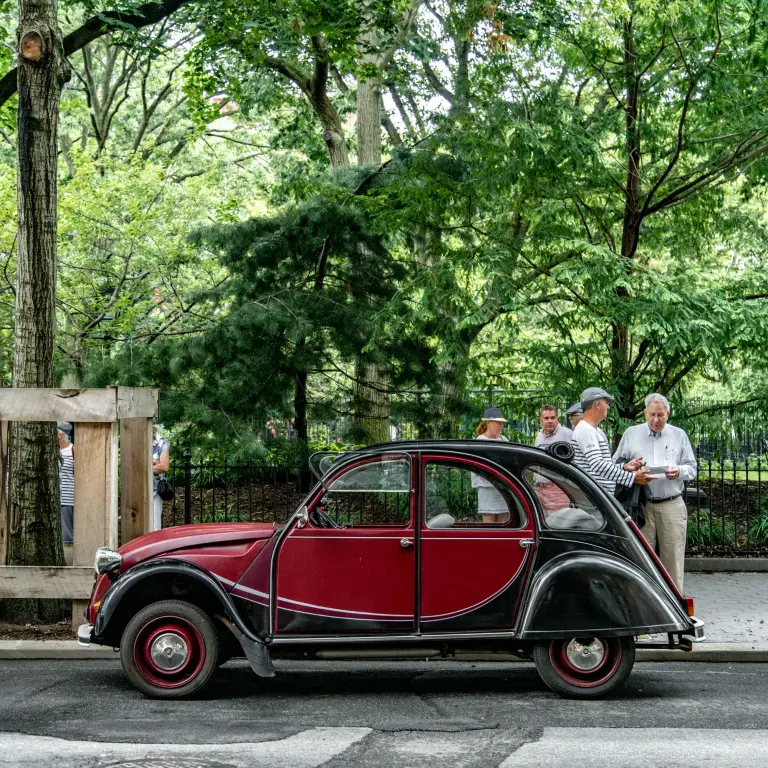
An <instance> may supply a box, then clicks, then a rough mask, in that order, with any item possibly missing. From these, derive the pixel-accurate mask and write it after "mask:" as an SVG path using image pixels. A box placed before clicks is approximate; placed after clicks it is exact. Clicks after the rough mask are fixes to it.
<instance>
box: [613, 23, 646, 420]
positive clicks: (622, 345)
mask: <svg viewBox="0 0 768 768" xmlns="http://www.w3.org/2000/svg"><path fill="white" fill-rule="evenodd" d="M624 71H625V78H626V104H625V105H624V109H625V111H626V137H625V147H626V154H627V170H626V186H625V192H624V220H623V222H622V231H621V256H622V258H623V259H624V260H625V265H626V271H627V274H630V273H631V270H632V264H631V262H632V259H633V258H634V256H635V252H636V251H637V244H638V240H639V238H640V221H641V218H640V127H639V124H638V116H639V111H638V99H639V88H638V85H639V84H638V80H637V54H636V52H635V44H634V30H633V26H632V19H631V17H630V19H628V20H627V21H625V22H624ZM616 295H617V297H618V298H619V300H621V301H625V300H626V299H627V298H628V297H629V294H628V293H627V289H626V288H625V287H624V286H619V287H618V288H617V289H616ZM629 336H630V329H629V328H628V326H627V325H625V324H623V323H617V322H614V323H613V324H612V325H611V374H612V377H613V382H614V386H615V387H616V388H617V390H618V395H619V398H618V411H619V415H620V416H622V417H623V418H631V416H632V415H634V414H633V413H632V411H633V410H634V409H633V406H634V402H635V380H634V374H633V372H632V370H631V367H630V360H629Z"/></svg>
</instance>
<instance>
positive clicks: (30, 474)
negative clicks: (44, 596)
mask: <svg viewBox="0 0 768 768" xmlns="http://www.w3.org/2000/svg"><path fill="white" fill-rule="evenodd" d="M56 6H57V3H56V0H20V2H19V30H18V40H19V56H18V93H19V106H18V174H17V194H18V214H19V233H18V261H17V286H16V337H15V344H14V355H13V386H14V387H53V386H54V374H53V348H54V331H55V323H56V315H55V294H56V165H57V128H58V118H59V100H60V96H61V89H62V87H63V85H64V83H66V82H67V80H69V76H70V69H69V65H68V63H67V61H66V59H65V57H64V49H63V46H62V38H61V32H60V30H59V28H58V25H57V18H56V12H57V7H56ZM12 446H13V453H12V455H11V481H10V495H11V514H10V517H11V521H10V536H9V548H8V562H9V564H11V565H63V563H64V553H63V550H62V545H61V527H60V520H59V483H58V444H57V441H56V430H55V426H54V425H53V424H51V423H30V422H27V423H20V422H15V423H14V424H13V437H12ZM59 613H60V605H59V604H58V601H51V600H40V601H37V600H19V601H14V602H13V604H12V605H11V606H8V608H7V609H6V615H7V616H8V617H9V618H11V619H13V620H20V619H26V620H36V619H37V620H43V621H55V620H58V618H59Z"/></svg>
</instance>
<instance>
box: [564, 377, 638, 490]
mask: <svg viewBox="0 0 768 768" xmlns="http://www.w3.org/2000/svg"><path fill="white" fill-rule="evenodd" d="M613 400H614V398H613V397H612V396H611V395H609V394H608V393H607V392H606V391H605V390H604V389H601V388H600V387H588V388H587V389H585V390H584V391H583V392H582V393H581V408H582V410H583V411H584V418H583V419H582V420H581V421H580V422H579V423H578V424H577V425H576V429H574V430H573V437H572V438H571V445H572V446H573V450H574V452H575V455H574V457H573V463H574V464H575V465H576V466H577V467H578V468H579V469H580V470H581V471H582V472H584V473H585V474H587V475H589V476H590V477H591V478H592V479H593V480H594V481H595V482H596V483H597V484H598V485H599V486H600V487H601V488H603V490H605V491H606V492H607V493H610V494H611V496H613V495H614V492H615V490H616V484H617V483H619V484H620V485H627V486H629V485H632V484H633V483H637V484H638V485H647V484H648V475H647V473H646V472H645V471H644V470H643V469H641V466H642V460H641V459H637V460H634V461H630V462H627V463H626V464H625V465H624V466H623V467H622V466H620V465H619V464H616V463H614V461H613V460H612V458H611V449H610V448H609V447H608V440H607V438H606V437H605V433H604V432H603V431H602V430H601V429H599V425H600V422H602V421H603V420H604V419H605V417H606V416H607V415H608V410H609V409H610V407H611V403H612V402H613Z"/></svg>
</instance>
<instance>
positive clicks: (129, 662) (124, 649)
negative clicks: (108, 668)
mask: <svg viewBox="0 0 768 768" xmlns="http://www.w3.org/2000/svg"><path fill="white" fill-rule="evenodd" d="M218 658H219V636H218V632H217V631H216V626H215V625H214V623H213V621H212V620H211V618H210V617H209V616H208V615H207V614H206V613H205V612H204V611H202V610H201V609H200V608H198V607H197V606H196V605H192V603H187V602H184V601H182V600H162V601H160V602H157V603H152V604H151V605H148V606H147V607H146V608H143V609H142V610H141V611H139V612H138V613H137V614H136V615H135V616H134V617H133V618H132V619H131V620H130V621H129V622H128V626H127V627H126V628H125V632H123V637H122V640H121V642H120V660H121V661H122V664H123V669H124V670H125V674H126V677H127V678H128V680H129V681H130V682H131V683H132V684H133V685H134V686H135V687H136V688H138V689H139V690H140V691H141V692H142V693H143V694H144V695H145V696H149V697H151V698H155V699H182V698H187V697H190V696H194V695H195V694H198V693H200V691H202V690H203V688H204V687H205V686H206V685H207V684H208V682H209V681H210V679H211V677H213V674H214V673H215V672H216V667H217V664H218Z"/></svg>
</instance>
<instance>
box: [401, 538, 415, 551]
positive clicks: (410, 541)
mask: <svg viewBox="0 0 768 768" xmlns="http://www.w3.org/2000/svg"><path fill="white" fill-rule="evenodd" d="M400 546H401V547H402V548H403V549H408V547H412V546H413V539H400Z"/></svg>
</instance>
